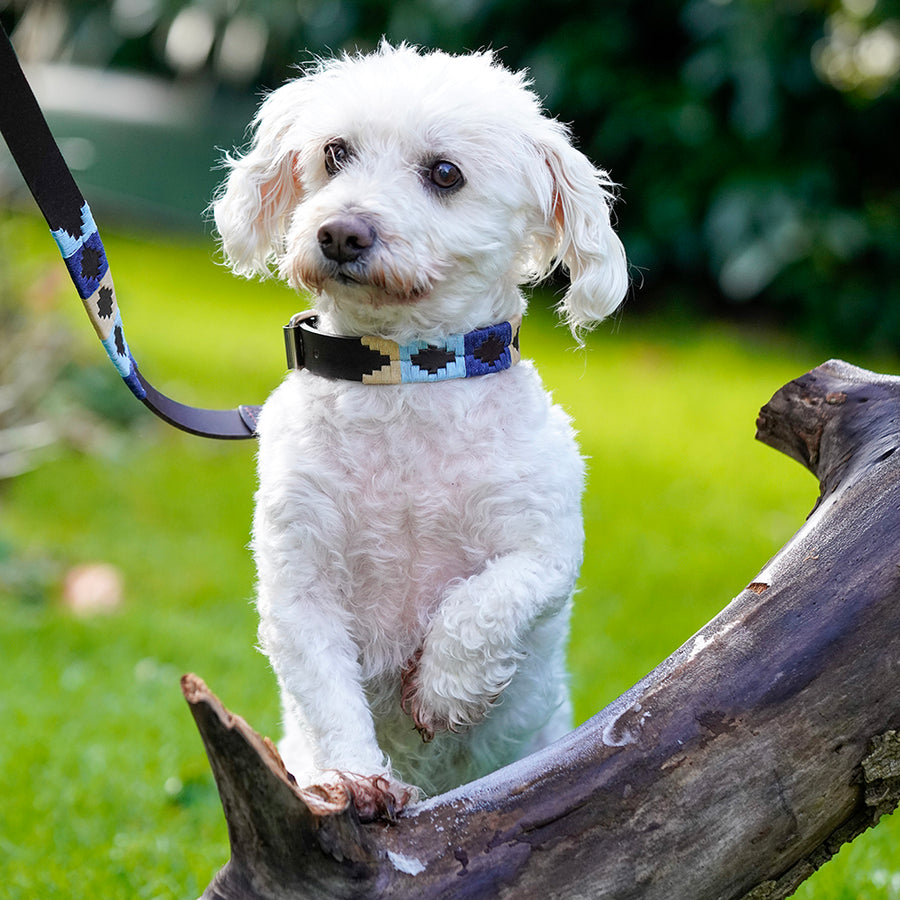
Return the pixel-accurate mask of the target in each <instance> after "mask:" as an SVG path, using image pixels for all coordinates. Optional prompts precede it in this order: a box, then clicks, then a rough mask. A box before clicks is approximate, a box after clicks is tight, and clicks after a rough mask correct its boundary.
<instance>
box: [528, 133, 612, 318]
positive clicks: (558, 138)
mask: <svg viewBox="0 0 900 900" xmlns="http://www.w3.org/2000/svg"><path fill="white" fill-rule="evenodd" d="M541 152H542V155H543V157H544V161H545V163H546V165H547V168H548V169H549V170H550V174H551V176H552V191H553V193H552V200H551V203H550V204H549V213H550V216H551V217H552V221H551V222H550V223H548V224H549V225H550V226H551V228H553V229H555V236H556V247H555V252H554V254H553V255H554V256H555V257H556V259H557V260H558V261H561V262H562V263H563V264H564V265H565V267H566V268H567V269H568V271H569V278H570V284H569V289H568V291H567V292H566V294H565V296H564V297H563V299H562V302H561V303H560V304H559V309H560V312H561V313H562V314H563V316H564V317H565V320H566V323H567V324H568V325H569V327H570V328H571V329H572V332H573V334H575V335H577V334H578V333H579V332H580V331H581V330H583V329H585V328H590V327H591V326H592V325H593V324H595V323H597V322H599V321H600V320H601V319H604V318H606V316H608V315H610V313H612V312H614V311H615V310H616V308H617V307H618V306H619V304H620V303H621V302H622V301H623V300H624V299H625V294H626V293H627V291H628V265H627V262H626V259H625V249H624V248H623V246H622V242H621V241H620V240H619V238H618V235H616V233H615V232H614V231H613V228H612V225H611V223H610V213H611V208H612V203H613V200H614V199H615V194H614V188H615V185H614V183H613V182H612V181H611V180H610V178H609V176H608V175H607V174H606V172H604V171H602V170H601V169H597V168H595V167H594V165H593V164H592V163H591V162H590V160H589V159H588V158H587V157H586V156H584V154H582V153H580V152H579V151H578V150H576V149H575V148H574V147H573V146H572V144H571V143H570V142H569V140H568V135H567V134H565V133H564V131H563V129H562V128H560V129H559V131H554V132H553V133H552V134H551V135H549V137H548V139H547V140H545V141H543V142H542V144H541Z"/></svg>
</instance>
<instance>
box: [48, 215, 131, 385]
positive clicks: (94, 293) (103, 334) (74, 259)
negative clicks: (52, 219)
mask: <svg viewBox="0 0 900 900" xmlns="http://www.w3.org/2000/svg"><path fill="white" fill-rule="evenodd" d="M80 225H81V227H80V228H79V229H78V231H77V233H75V234H73V233H72V232H70V231H69V230H68V228H67V227H60V228H56V229H54V228H52V223H51V231H50V233H51V234H52V235H53V239H54V240H55V241H56V244H57V246H58V247H59V252H60V253H61V254H62V257H63V261H64V262H65V264H66V268H67V269H68V270H69V275H70V277H71V278H72V283H73V284H74V285H75V290H77V291H78V296H79V297H81V302H82V303H83V304H84V308H85V310H86V311H87V314H88V318H89V319H90V320H91V324H92V325H93V326H94V331H96V332H97V337H99V338H100V342H101V343H102V344H103V347H104V349H105V350H106V353H107V355H108V356H109V358H110V360H111V361H112V364H113V365H114V366H115V367H116V370H117V371H118V373H119V374H120V375H121V376H122V379H123V381H124V382H125V384H127V385H128V387H129V388H130V390H131V392H132V393H133V394H134V395H135V397H137V398H138V400H144V399H145V398H146V396H147V392H146V390H145V389H144V386H143V385H142V384H141V382H140V380H139V379H138V377H137V365H136V364H135V361H134V357H133V356H132V355H131V351H129V349H128V342H127V341H126V340H125V331H124V329H123V327H122V314H121V313H120V312H119V305H118V303H117V302H116V289H115V287H114V286H113V280H112V273H111V272H110V271H109V262H108V260H107V258H106V251H105V250H104V249H103V242H102V241H101V240H100V234H99V232H98V231H97V226H96V224H95V223H94V218H93V216H92V215H91V210H90V207H89V206H88V205H87V203H85V204H84V205H83V206H82V207H81V223H80Z"/></svg>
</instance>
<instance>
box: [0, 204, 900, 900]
mask: <svg viewBox="0 0 900 900" xmlns="http://www.w3.org/2000/svg"><path fill="white" fill-rule="evenodd" d="M18 225H19V228H18V232H19V234H20V239H21V240H22V242H23V248H24V249H23V250H22V251H21V252H22V253H23V254H24V255H25V256H26V257H28V258H31V259H37V260H39V261H43V260H46V266H47V267H49V268H50V270H51V271H57V268H58V269H61V266H60V264H59V262H58V261H57V259H56V256H55V250H54V248H53V247H52V243H51V242H50V241H49V238H48V237H47V236H46V234H45V232H44V230H43V228H42V227H41V226H40V225H39V224H37V223H34V222H31V221H28V220H26V221H22V222H21V223H18ZM104 238H105V242H106V245H107V249H108V251H109V254H110V258H111V259H112V261H113V271H114V274H115V276H116V284H117V288H118V293H119V297H120V302H121V303H122V306H123V311H124V319H125V325H126V331H127V334H128V338H129V341H130V343H131V347H132V350H133V351H134V353H135V355H136V357H137V358H138V360H139V361H140V363H141V366H142V371H143V372H144V373H145V374H146V375H147V376H148V377H149V378H150V380H151V381H153V382H154V383H155V384H157V386H158V387H160V389H162V390H164V391H169V392H171V393H172V394H173V395H174V396H175V397H176V398H177V399H182V400H184V401H186V402H194V403H200V404H206V405H217V404H218V405H228V406H231V405H234V404H235V403H237V402H251V403H252V402H256V401H260V400H261V399H262V398H263V397H264V396H265V394H266V393H267V392H268V390H270V389H271V388H272V387H273V386H274V385H275V384H276V383H277V381H278V379H279V378H280V375H281V371H282V366H283V364H282V348H281V337H280V333H279V332H280V328H281V325H282V324H283V322H284V321H285V320H286V319H287V318H288V316H289V315H290V314H291V313H292V312H293V311H295V308H299V306H300V305H301V304H300V303H299V302H298V300H297V298H296V297H295V296H294V295H292V294H291V293H289V292H288V291H286V290H285V289H283V288H281V287H279V286H278V285H275V284H265V285H257V284H250V283H246V282H241V281H238V280H236V279H234V278H232V277H231V276H229V275H228V273H227V272H225V271H224V270H222V269H219V268H216V267H215V266H214V265H213V264H212V262H211V255H212V252H211V247H209V246H205V245H204V246H201V245H197V244H194V243H190V242H182V243H181V244H179V243H178V242H176V241H174V240H170V241H163V240H159V239H136V238H132V237H121V236H118V235H110V234H105V235H104ZM48 245H49V246H48ZM59 289H60V290H64V289H65V286H64V285H61V286H60V288H59ZM631 306H632V307H633V309H632V308H629V307H626V310H625V313H624V315H623V316H622V317H621V319H620V320H619V321H618V322H617V323H615V324H613V325H612V326H608V327H604V328H602V329H601V330H600V331H599V332H598V333H597V334H596V335H594V336H593V337H592V338H591V339H590V341H589V345H588V350H587V351H579V350H575V349H573V348H572V341H571V338H570V337H569V336H568V335H567V334H566V333H565V331H564V330H563V329H559V328H555V329H554V328H553V327H551V325H552V320H551V318H550V317H549V315H547V314H546V313H543V312H542V311H540V310H535V312H534V314H533V315H532V316H531V317H530V318H529V320H528V321H527V323H526V328H525V330H524V334H523V346H524V348H525V351H526V354H527V355H531V356H532V357H534V358H535V359H536V360H537V362H538V365H539V367H540V369H541V371H542V374H543V376H544V380H545V382H546V383H547V385H548V386H549V387H550V388H551V389H552V390H553V393H554V396H555V397H556V399H557V400H558V401H559V402H560V403H561V404H563V405H564V406H565V407H566V408H567V409H568V410H569V411H570V413H571V414H572V415H573V417H574V419H575V421H576V424H577V426H578V429H579V431H580V433H581V437H582V445H583V449H584V452H585V454H586V455H587V456H588V457H589V458H590V463H589V465H590V484H589V491H588V495H587V499H586V503H585V516H586V523H587V535H588V536H587V550H586V552H587V557H586V562H585V565H584V569H583V574H582V579H581V593H580V596H579V599H578V603H577V607H576V614H575V625H574V629H573V639H572V645H571V664H572V671H573V682H574V694H575V702H576V708H577V714H578V716H579V718H580V719H584V718H587V717H588V716H590V715H591V714H592V713H594V712H596V711H597V710H598V709H600V708H601V707H603V706H604V705H605V704H606V703H608V702H609V701H610V700H612V699H613V698H615V697H616V696H617V695H618V694H620V693H621V692H622V691H623V690H625V689H626V688H628V687H629V686H630V685H632V684H633V683H634V682H635V681H637V680H638V679H639V678H641V677H642V676H643V675H644V674H646V673H647V672H648V671H649V670H650V669H651V668H653V667H654V666H655V665H656V664H657V663H658V662H660V661H661V660H662V659H663V658H664V657H665V656H667V655H668V654H669V653H670V652H671V651H672V650H673V649H675V648H676V647H677V646H678V645H679V644H681V643H682V642H683V641H685V640H686V639H687V638H688V637H689V636H690V635H691V634H693V632H695V631H696V630H697V629H698V628H699V627H700V626H702V625H703V624H704V623H705V622H706V621H707V620H708V619H709V618H711V617H712V616H713V615H715V614H716V613H717V612H718V611H719V610H720V609H721V608H722V607H723V606H725V605H726V604H727V603H728V601H729V600H730V599H731V597H733V596H734V595H735V594H736V593H738V592H739V591H740V590H741V588H742V587H743V586H744V585H746V584H747V583H748V582H749V581H751V580H752V578H753V576H754V575H755V574H756V573H757V572H758V571H759V569H760V568H761V567H762V565H763V564H764V563H765V562H766V560H767V559H768V558H769V557H770V556H771V555H772V553H773V552H775V550H777V549H778V547H780V546H781V545H782V544H783V543H784V542H785V541H786V540H787V539H788V538H789V537H790V535H791V534H792V533H793V531H795V530H796V528H798V527H799V525H800V524H801V523H802V521H803V519H804V517H805V515H806V513H807V512H808V511H809V509H810V508H811V506H812V503H813V501H814V499H815V496H816V492H817V487H816V484H815V482H814V479H813V478H812V476H810V475H809V474H808V473H807V472H805V471H804V470H802V469H801V468H800V467H799V466H798V465H797V464H796V463H793V462H791V461H790V460H788V459H787V458H785V457H782V456H781V455H779V454H777V453H775V452H774V451H772V450H770V449H768V448H766V447H763V446H762V445H760V444H758V443H757V442H755V441H754V440H753V434H754V422H755V417H756V414H757V411H758V409H759V407H760V406H761V405H762V404H763V403H764V402H765V401H766V400H768V398H769V397H770V396H771V394H772V393H773V392H774V391H775V390H776V389H777V388H779V387H780V386H781V385H782V384H783V383H784V382H786V381H788V380H790V379H791V378H793V377H795V376H796V375H798V374H800V373H802V372H804V371H806V370H807V369H808V368H811V367H812V366H814V365H816V364H818V363H819V362H821V361H822V360H823V359H824V356H823V355H822V354H821V353H820V352H817V351H815V350H812V349H810V348H807V347H804V346H802V345H799V344H797V343H796V342H793V341H788V340H784V339H781V338H779V337H777V336H776V335H772V334H767V333H762V332H760V333H748V332H746V331H743V332H742V331H737V330H735V329H733V328H730V327H725V326H721V325H716V324H710V323H703V324H697V323H690V322H673V321H661V320H650V319H647V318H644V317H641V316H639V315H637V313H638V311H639V306H640V298H639V296H638V298H637V299H636V300H634V301H632V304H631ZM61 315H63V316H65V317H66V318H67V319H70V320H71V322H72V323H73V324H72V328H73V329H75V330H76V333H77V334H78V335H83V340H84V343H85V346H84V349H81V350H79V352H80V353H82V354H94V353H99V352H100V350H99V348H98V347H96V346H93V345H92V344H90V343H89V331H90V330H89V328H88V327H87V324H86V322H82V321H81V320H82V318H83V314H82V313H81V311H80V308H79V307H78V304H77V302H76V303H71V304H70V305H69V306H67V307H66V308H65V311H64V312H63V313H61ZM79 340H81V337H80V338H79ZM852 361H854V362H857V363H860V364H864V365H869V366H873V367H878V368H882V369H890V367H891V366H894V365H895V363H893V362H892V361H887V362H885V361H883V360H882V361H873V360H865V359H862V360H861V359H854V360H852ZM114 389H115V390H124V388H122V387H121V385H115V386H114ZM141 421H142V423H143V425H142V427H140V428H139V429H138V430H137V431H136V433H135V436H133V437H130V438H126V439H124V440H117V441H113V442H111V443H110V444H109V446H108V447H107V448H105V450H104V452H102V453H99V454H96V455H91V456H87V455H80V454H76V453H74V452H63V453H60V454H59V455H58V456H56V457H55V458H53V459H52V460H50V461H48V462H47V463H45V464H44V465H43V466H42V467H41V468H39V469H37V470H36V471H34V472H31V473H29V474H27V475H24V476H21V477H19V478H17V479H16V480H14V481H13V482H11V483H10V484H9V485H8V486H7V487H6V489H5V491H4V493H3V494H2V496H0V501H2V504H3V506H2V512H0V562H2V561H3V552H4V551H3V546H5V547H6V548H7V549H6V551H5V552H6V553H7V555H10V553H11V552H15V554H16V557H15V558H16V562H17V565H19V566H23V567H25V568H26V569H27V568H29V567H30V569H31V570H32V571H35V572H47V573H51V574H52V573H56V572H62V571H64V570H65V569H66V568H67V567H69V566H72V565H76V564H79V563H83V562H88V561H94V560H102V561H106V562H111V563H113V564H115V565H116V566H118V567H119V568H120V569H121V570H122V572H123V573H124V577H125V584H126V600H125V604H124V607H123V608H122V609H121V610H120V611H119V612H117V613H115V614H112V615H108V616H96V617H93V618H90V619H80V618H77V617H75V616H73V615H72V614H70V613H68V612H67V611H66V610H65V609H64V608H63V606H62V605H61V603H60V602H59V600H58V596H57V591H56V588H55V587H51V589H50V590H49V592H47V593H46V594H44V595H42V594H41V592H40V591H39V590H35V591H27V592H25V591H19V592H10V591H7V592H6V593H5V594H4V593H2V592H0V617H2V623H3V624H2V626H0V658H2V660H3V665H2V666H0V721H2V722H3V723H4V725H5V728H4V735H3V739H2V740H0V798H2V799H0V884H3V885H4V895H5V896H8V897H10V898H15V900H18V898H22V900H25V898H28V900H31V898H35V897H41V898H55V897H61V898H69V897H88V896H98V897H105V898H117V897H122V898H135V897H137V898H191V897H196V896H197V895H198V894H199V893H200V892H201V891H202V889H203V888H204V887H205V886H206V884H207V883H208V881H209V880H210V878H211V877H212V875H213V874H214V872H215V871H216V870H217V869H218V868H219V867H220V866H221V865H222V864H223V863H224V862H225V860H226V859H227V857H228V844H227V835H226V831H225V826H224V823H223V820H222V815H221V810H220V807H219V803H218V798H217V796H216V793H215V788H214V786H213V784H212V780H211V776H210V775H209V772H208V766H207V764H206V760H205V757H204V755H203V750H202V746H201V743H200V740H199V737H198V735H197V733H196V730H195V728H194V725H193V722H192V720H191V718H190V715H189V712H188V710H187V707H186V706H185V704H184V701H183V700H182V698H181V695H180V692H179V689H178V678H179V676H180V675H181V674H182V673H183V672H186V671H196V672H198V673H199V674H200V675H201V676H202V677H203V678H205V679H206V680H207V682H208V683H209V684H210V686H211V687H212V689H213V690H214V691H216V692H217V693H218V694H219V696H220V697H222V699H223V700H224V702H225V703H226V704H227V705H228V706H229V707H230V708H232V709H233V710H235V711H237V712H240V713H241V714H242V715H243V716H244V717H245V718H247V719H248V720H249V721H250V723H251V724H253V725H254V726H255V727H256V728H257V729H258V730H260V731H262V732H264V733H268V734H272V735H276V734H277V732H278V703H277V697H276V692H275V685H274V680H273V678H272V676H271V674H270V672H269V671H268V668H267V665H266V662H265V660H264V658H263V657H262V656H261V655H260V654H259V653H257V652H256V651H255V649H254V647H253V643H254V637H255V613H254V610H253V608H252V593H253V572H252V566H251V563H250V559H249V555H248V553H247V550H246V543H247V540H248V532H249V521H250V514H251V498H252V492H253V485H254V474H253V452H254V447H253V444H252V443H251V442H240V443H233V444H231V443H222V444H220V443H214V442H209V441H203V440H201V439H198V438H192V437H189V436H186V435H182V434H180V433H177V432H175V431H173V430H171V429H166V428H165V427H164V426H156V425H154V424H153V423H152V422H150V421H149V418H148V419H147V420H146V421H144V418H143V417H141ZM10 548H12V550H10ZM38 581H40V579H38ZM51 583H53V582H51ZM898 837H900V821H898V820H897V817H894V818H892V819H887V820H885V822H883V823H882V824H881V825H879V827H878V828H877V829H874V830H872V831H870V832H868V833H867V834H866V835H864V836H862V837H861V838H859V839H858V840H857V841H856V842H854V844H853V845H851V846H850V847H848V848H845V849H844V850H843V851H841V853H840V854H839V857H838V858H837V859H836V860H835V861H833V862H831V863H829V864H827V865H826V866H825V867H824V868H823V869H822V870H821V871H820V872H819V873H818V874H817V875H816V876H814V878H812V879H811V880H810V881H809V882H807V883H806V884H805V885H804V886H803V887H802V888H801V890H800V891H799V892H798V894H797V896H799V897H802V898H807V900H809V898H816V900H839V898H840V900H850V898H854V900H857V898H865V900H868V898H872V900H875V898H898V897H900V864H898V862H897V857H896V852H895V847H896V844H897V839H898ZM686 900H687V898H686Z"/></svg>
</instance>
